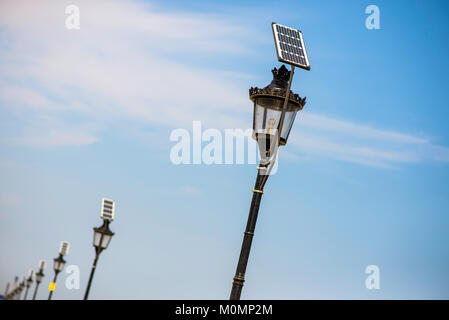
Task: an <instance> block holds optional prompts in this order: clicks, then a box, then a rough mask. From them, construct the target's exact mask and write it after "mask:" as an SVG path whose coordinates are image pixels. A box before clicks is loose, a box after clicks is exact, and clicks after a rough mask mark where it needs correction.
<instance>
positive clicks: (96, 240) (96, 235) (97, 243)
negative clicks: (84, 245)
mask: <svg viewBox="0 0 449 320" xmlns="http://www.w3.org/2000/svg"><path fill="white" fill-rule="evenodd" d="M100 239H101V233H100V232H97V231H94V247H98V246H100Z"/></svg>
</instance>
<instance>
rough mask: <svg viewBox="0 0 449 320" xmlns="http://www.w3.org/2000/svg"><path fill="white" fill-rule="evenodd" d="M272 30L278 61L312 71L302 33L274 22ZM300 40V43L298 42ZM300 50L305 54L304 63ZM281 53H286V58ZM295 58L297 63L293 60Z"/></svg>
mask: <svg viewBox="0 0 449 320" xmlns="http://www.w3.org/2000/svg"><path fill="white" fill-rule="evenodd" d="M277 27H278V28H279V29H280V30H281V32H278V28H277ZM271 29H272V31H273V37H274V43H275V47H276V54H277V56H278V60H279V61H280V62H285V63H288V64H290V65H294V66H297V67H299V68H302V69H305V70H310V62H309V57H308V55H307V50H306V45H305V43H304V37H303V35H302V32H301V31H300V30H297V29H293V28H290V27H287V26H283V25H280V24H278V23H276V22H273V23H272V24H271ZM287 35H288V36H287ZM298 39H299V41H300V42H299V41H298ZM285 44H287V45H285ZM299 48H300V49H302V52H303V53H304V57H303V59H304V62H302V61H301V58H302V56H301V55H300V53H301V52H300V50H299ZM281 51H283V52H285V53H286V57H285V58H284V57H283V55H282V54H281ZM289 55H290V57H289ZM294 58H296V60H297V61H295V60H293V59H294Z"/></svg>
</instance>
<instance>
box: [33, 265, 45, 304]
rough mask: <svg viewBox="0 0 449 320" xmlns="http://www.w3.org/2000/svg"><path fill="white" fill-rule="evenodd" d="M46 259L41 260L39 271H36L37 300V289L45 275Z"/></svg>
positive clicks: (34, 298) (35, 291)
mask: <svg viewBox="0 0 449 320" xmlns="http://www.w3.org/2000/svg"><path fill="white" fill-rule="evenodd" d="M44 269H45V260H41V261H40V262H39V271H38V272H37V273H36V288H34V294H33V300H36V295H37V290H38V288H39V285H40V284H41V282H42V278H43V277H44Z"/></svg>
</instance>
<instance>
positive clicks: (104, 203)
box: [100, 198, 115, 221]
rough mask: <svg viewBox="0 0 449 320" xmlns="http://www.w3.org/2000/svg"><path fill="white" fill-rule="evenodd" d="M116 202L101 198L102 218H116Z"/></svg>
mask: <svg viewBox="0 0 449 320" xmlns="http://www.w3.org/2000/svg"><path fill="white" fill-rule="evenodd" d="M114 209H115V202H114V200H110V199H105V198H103V199H101V214H100V216H101V218H102V219H104V220H109V221H112V220H114Z"/></svg>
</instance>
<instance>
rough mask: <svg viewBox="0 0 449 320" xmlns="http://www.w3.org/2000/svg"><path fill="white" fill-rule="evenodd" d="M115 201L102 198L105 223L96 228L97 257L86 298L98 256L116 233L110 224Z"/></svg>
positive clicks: (87, 294) (90, 283)
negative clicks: (110, 228) (110, 227)
mask: <svg viewBox="0 0 449 320" xmlns="http://www.w3.org/2000/svg"><path fill="white" fill-rule="evenodd" d="M114 211H115V202H114V201H113V200H110V199H104V198H103V199H102V205H101V218H102V219H103V225H102V226H101V227H99V228H94V240H93V246H94V248H95V258H94V263H93V264H92V269H91V271H90V276H89V281H88V283H87V288H86V292H85V294H84V300H87V299H88V297H89V291H90V286H91V285H92V279H93V278H94V273H95V269H96V268H97V262H98V258H99V257H100V253H101V252H102V251H103V250H105V249H106V248H107V247H108V245H109V242H110V241H111V239H112V236H113V235H114V232H112V231H111V230H109V224H110V223H111V222H112V220H113V219H114Z"/></svg>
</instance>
